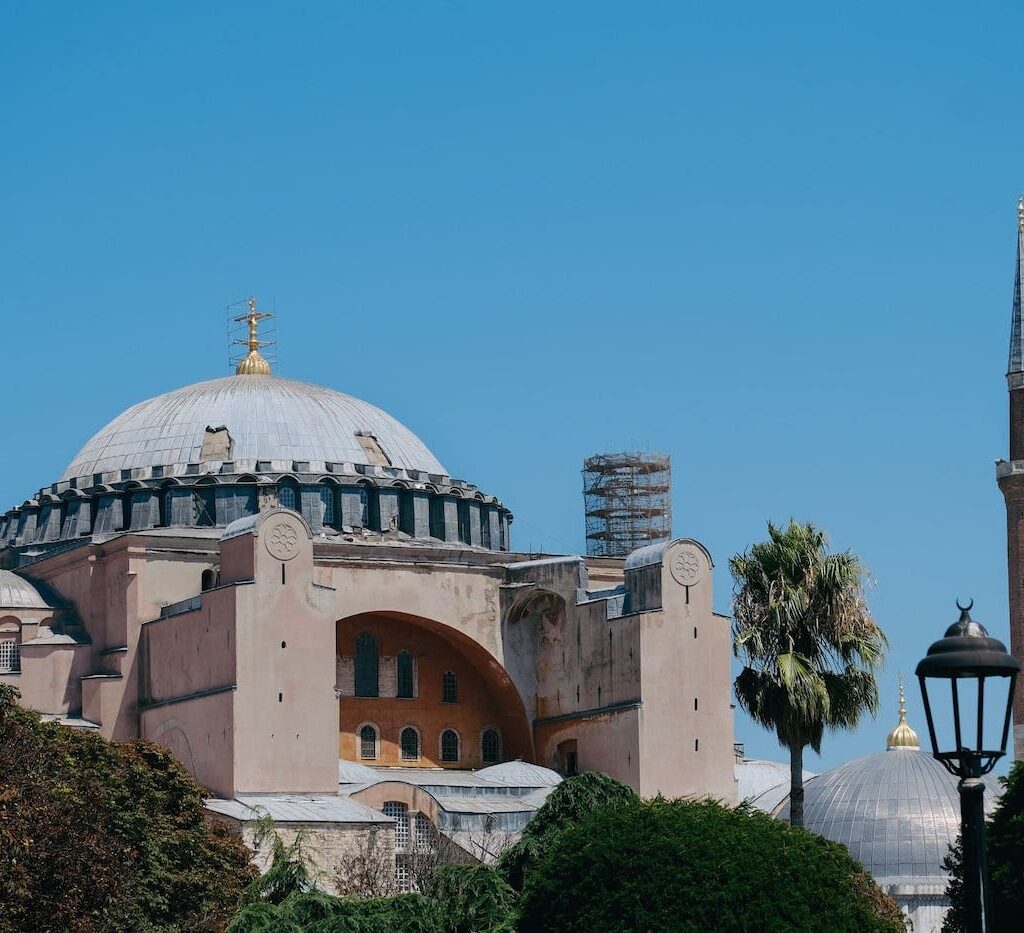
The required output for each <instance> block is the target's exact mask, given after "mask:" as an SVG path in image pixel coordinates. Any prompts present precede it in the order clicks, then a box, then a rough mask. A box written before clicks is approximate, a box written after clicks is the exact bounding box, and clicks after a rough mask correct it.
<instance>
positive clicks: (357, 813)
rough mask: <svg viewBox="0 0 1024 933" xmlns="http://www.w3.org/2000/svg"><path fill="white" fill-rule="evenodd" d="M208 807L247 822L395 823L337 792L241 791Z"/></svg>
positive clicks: (210, 803) (216, 798)
mask: <svg viewBox="0 0 1024 933" xmlns="http://www.w3.org/2000/svg"><path fill="white" fill-rule="evenodd" d="M206 809H207V810H210V811H212V812H213V813H220V814H222V815H224V816H230V817H232V818H233V819H236V820H241V821H243V822H247V821H250V820H256V819H259V818H260V817H261V816H269V817H270V818H271V819H272V820H273V821H274V822H275V823H393V822H394V820H393V819H392V818H391V817H390V816H385V815H384V814H383V813H381V812H380V811H379V810H373V809H371V808H370V807H367V806H364V805H363V804H361V803H357V802H356V801H355V800H352V799H351V798H350V797H344V796H340V795H338V794H239V795H238V796H237V797H235V798H233V799H231V800H224V799H221V798H219V797H212V798H210V799H208V800H207V801H206Z"/></svg>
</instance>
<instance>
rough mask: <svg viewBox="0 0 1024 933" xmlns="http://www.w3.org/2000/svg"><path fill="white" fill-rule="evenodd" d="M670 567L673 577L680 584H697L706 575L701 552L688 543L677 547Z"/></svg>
mask: <svg viewBox="0 0 1024 933" xmlns="http://www.w3.org/2000/svg"><path fill="white" fill-rule="evenodd" d="M668 569H669V572H670V573H671V574H672V579H673V580H675V581H676V583H678V584H679V585H680V586H696V585H697V584H698V583H700V581H701V580H702V579H703V577H704V561H703V560H702V559H701V555H700V553H698V551H697V549H696V548H694V547H689V546H687V545H683V546H682V547H680V548H677V549H676V551H675V553H674V554H673V555H672V557H671V559H670V562H669V565H668Z"/></svg>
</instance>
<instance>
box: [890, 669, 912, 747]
mask: <svg viewBox="0 0 1024 933" xmlns="http://www.w3.org/2000/svg"><path fill="white" fill-rule="evenodd" d="M885 747H886V750H887V751H892V749H894V748H917V749H919V748H920V747H921V743H920V741H919V740H918V738H917V733H916V732H915V731H914V730H913V729H911V728H910V726H909V725H908V724H907V698H906V697H905V696H904V695H903V675H902V674H900V721H899V722H898V723H896V728H895V729H893V730H892V732H890V733H889V738H887V739H886V740H885Z"/></svg>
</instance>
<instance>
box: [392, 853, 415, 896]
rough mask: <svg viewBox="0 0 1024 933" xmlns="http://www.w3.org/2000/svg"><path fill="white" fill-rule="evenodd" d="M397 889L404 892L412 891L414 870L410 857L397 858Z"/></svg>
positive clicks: (398, 856) (399, 856)
mask: <svg viewBox="0 0 1024 933" xmlns="http://www.w3.org/2000/svg"><path fill="white" fill-rule="evenodd" d="M395 887H396V888H398V890H399V891H403V892H407V891H411V890H412V868H411V867H410V865H409V858H408V856H405V855H396V856H395Z"/></svg>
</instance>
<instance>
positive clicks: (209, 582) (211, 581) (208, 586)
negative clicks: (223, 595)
mask: <svg viewBox="0 0 1024 933" xmlns="http://www.w3.org/2000/svg"><path fill="white" fill-rule="evenodd" d="M216 585H217V571H216V570H210V569H207V570H204V571H203V575H202V576H201V577H200V580H199V586H200V589H201V590H202V592H204V593H205V592H206V591H207V590H212V589H213V588H214V587H215V586H216Z"/></svg>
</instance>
